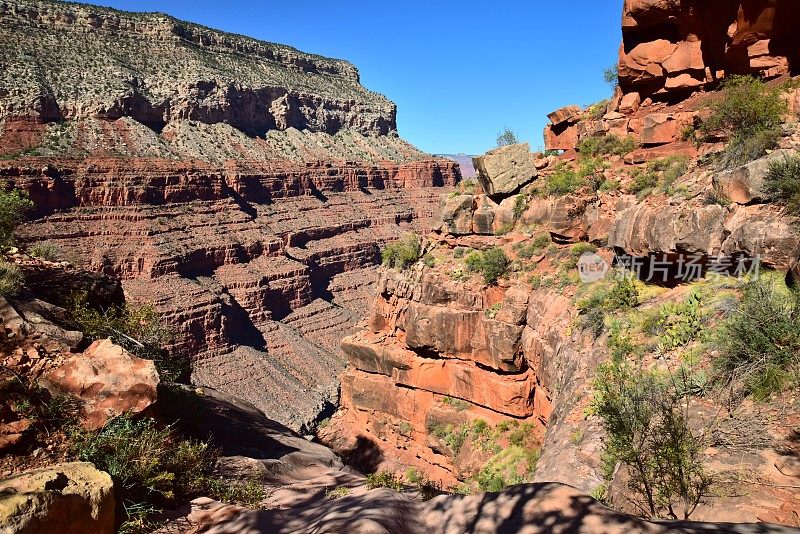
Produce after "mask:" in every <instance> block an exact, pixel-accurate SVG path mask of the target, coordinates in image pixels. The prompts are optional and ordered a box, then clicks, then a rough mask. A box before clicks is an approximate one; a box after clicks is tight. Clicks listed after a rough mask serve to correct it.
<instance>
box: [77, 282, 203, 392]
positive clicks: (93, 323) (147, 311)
mask: <svg viewBox="0 0 800 534" xmlns="http://www.w3.org/2000/svg"><path fill="white" fill-rule="evenodd" d="M68 312H69V317H70V320H71V322H72V323H74V324H75V326H76V328H77V329H79V330H80V331H82V332H83V333H84V335H85V336H86V337H88V338H89V339H92V340H98V339H105V338H111V339H112V340H113V341H114V343H116V344H118V345H120V346H121V347H123V348H124V349H125V350H127V351H128V352H130V353H132V354H135V355H136V356H139V357H140V358H145V359H147V360H153V361H154V362H155V364H156V367H157V368H158V372H159V375H160V376H161V379H162V380H164V381H166V382H171V381H176V380H179V379H180V378H182V377H184V376H185V374H186V373H187V372H188V368H189V362H188V360H187V359H186V358H182V357H180V356H177V355H169V354H167V352H166V351H165V350H164V344H165V343H168V342H169V340H170V332H169V330H167V328H166V327H164V325H163V324H162V322H161V317H160V316H159V314H158V312H157V311H156V309H155V308H154V307H153V305H152V304H142V305H137V304H131V303H126V304H123V305H122V306H119V307H112V308H108V309H95V308H92V307H90V306H89V304H88V300H87V297H86V295H85V294H83V295H76V296H75V298H74V299H73V301H72V302H71V304H70V306H69V310H68Z"/></svg>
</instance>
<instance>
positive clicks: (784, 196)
mask: <svg viewBox="0 0 800 534" xmlns="http://www.w3.org/2000/svg"><path fill="white" fill-rule="evenodd" d="M764 186H765V189H766V190H767V193H768V194H769V197H770V200H773V201H780V202H785V203H786V209H787V211H788V212H789V213H791V214H793V215H796V214H798V213H800V156H798V155H792V156H789V157H786V158H784V159H782V160H778V161H773V162H772V163H770V165H769V170H768V171H767V175H766V177H765V178H764Z"/></svg>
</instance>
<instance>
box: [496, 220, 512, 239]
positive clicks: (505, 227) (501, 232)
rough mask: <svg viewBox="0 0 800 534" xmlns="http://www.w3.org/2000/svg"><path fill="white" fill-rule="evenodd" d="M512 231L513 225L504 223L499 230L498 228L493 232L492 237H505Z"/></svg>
mask: <svg viewBox="0 0 800 534" xmlns="http://www.w3.org/2000/svg"><path fill="white" fill-rule="evenodd" d="M512 230H514V223H506V224H504V225H503V226H501V227H500V228H498V229H497V230H496V231H495V233H494V235H496V236H498V237H499V236H504V235H506V234H508V233H511V231H512Z"/></svg>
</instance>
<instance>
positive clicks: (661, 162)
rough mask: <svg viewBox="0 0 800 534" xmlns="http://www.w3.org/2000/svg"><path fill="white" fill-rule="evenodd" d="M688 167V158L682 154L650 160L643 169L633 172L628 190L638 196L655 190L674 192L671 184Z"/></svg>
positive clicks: (667, 192) (669, 193)
mask: <svg viewBox="0 0 800 534" xmlns="http://www.w3.org/2000/svg"><path fill="white" fill-rule="evenodd" d="M688 168H689V160H688V158H686V157H684V156H669V157H667V158H662V159H658V160H655V161H651V162H650V163H649V164H648V165H647V167H646V168H645V169H639V170H637V171H636V172H635V173H634V174H633V182H632V183H631V185H630V187H629V191H630V192H631V193H634V194H637V195H639V196H640V197H643V196H645V195H647V194H649V193H652V192H655V191H659V192H661V193H666V194H668V195H671V194H674V192H675V191H674V189H673V185H674V184H675V182H676V181H677V180H678V178H680V177H681V176H683V175H684V174H685V173H686V170H687V169H688Z"/></svg>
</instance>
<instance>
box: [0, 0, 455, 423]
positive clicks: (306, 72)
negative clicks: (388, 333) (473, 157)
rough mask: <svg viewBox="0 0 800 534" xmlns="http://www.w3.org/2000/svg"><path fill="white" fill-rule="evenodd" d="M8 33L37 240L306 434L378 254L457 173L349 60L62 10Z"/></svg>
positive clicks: (326, 393) (194, 29) (88, 10)
mask: <svg viewBox="0 0 800 534" xmlns="http://www.w3.org/2000/svg"><path fill="white" fill-rule="evenodd" d="M0 33H2V36H3V39H2V43H0V61H1V62H2V63H3V64H4V65H5V66H6V68H5V69H4V70H3V73H2V74H0V154H2V161H0V177H2V178H3V179H5V180H7V181H10V182H11V183H13V184H15V185H16V186H17V187H20V188H21V189H23V190H25V191H26V192H27V193H28V194H29V196H30V198H31V200H33V201H34V203H35V205H36V210H35V214H34V215H35V216H36V217H37V218H36V220H35V221H34V222H33V223H32V224H30V225H28V226H27V227H25V228H24V229H23V230H22V231H21V234H22V236H21V237H22V238H23V239H24V240H25V241H27V242H33V241H38V240H49V241H51V242H54V243H55V244H57V245H58V246H59V247H60V248H61V249H62V250H63V251H64V254H65V256H66V257H67V258H68V259H69V260H70V261H72V262H73V263H76V264H79V265H82V266H85V267H87V268H90V269H92V270H94V271H98V272H102V273H105V274H107V275H111V276H114V277H118V278H121V279H122V281H123V286H124V289H125V293H126V296H127V298H128V300H132V301H138V302H153V303H154V304H155V305H156V306H157V308H158V310H159V311H160V312H161V313H162V315H163V317H164V318H165V320H166V322H167V323H168V324H169V326H170V328H171V330H172V333H173V334H174V341H173V343H172V344H171V346H170V350H171V351H172V352H173V354H174V355H175V357H180V356H188V357H190V358H191V359H192V361H193V380H194V381H195V382H198V383H201V384H205V385H212V386H215V387H218V388H219V389H221V390H223V391H227V392H230V393H234V394H239V395H241V396H243V397H245V398H247V399H249V400H250V401H252V402H254V403H255V404H256V405H258V406H259V407H260V408H262V409H263V410H265V411H267V413H270V415H272V416H273V417H275V418H276V419H279V420H281V421H282V422H284V423H286V424H288V425H290V426H291V427H292V428H295V429H300V428H301V427H304V426H307V425H308V424H310V423H311V422H313V421H314V420H315V419H316V418H318V417H319V414H320V413H321V412H324V411H325V410H330V408H331V406H332V405H333V403H335V402H336V398H337V388H338V383H337V380H336V375H337V373H338V372H339V371H340V370H341V369H343V367H344V357H343V356H342V353H341V351H340V349H339V347H338V338H339V337H341V336H342V335H345V334H346V333H347V332H349V331H350V329H351V327H352V325H353V324H354V323H355V321H356V320H357V319H358V318H359V317H360V316H361V315H362V314H363V309H364V308H365V302H366V301H367V299H368V297H367V295H368V294H369V293H370V291H369V289H368V288H369V287H370V285H371V284H372V283H373V282H374V280H375V276H374V274H373V273H372V269H374V267H375V265H376V264H377V263H378V262H379V259H380V258H379V250H380V247H381V246H382V245H383V244H384V243H386V242H387V241H391V240H394V239H396V238H397V237H399V236H400V234H401V233H402V232H404V231H407V230H411V229H424V228H425V227H426V226H427V225H428V221H429V220H430V219H431V217H432V215H433V212H434V210H435V206H436V203H437V201H438V196H439V190H440V188H442V187H450V186H452V185H454V184H455V183H456V182H457V181H458V179H459V172H458V167H457V164H456V163H455V162H452V161H450V160H445V159H441V158H434V157H431V156H429V155H427V154H424V153H422V152H420V151H419V150H417V149H416V148H414V147H413V146H411V145H409V144H408V143H406V142H405V141H403V140H402V139H400V138H399V137H398V135H397V131H396V121H395V114H396V110H395V105H394V104H393V103H392V102H390V101H389V100H388V99H386V98H385V97H383V96H382V95H378V94H376V93H373V92H370V91H368V90H367V89H365V88H364V87H363V86H361V85H360V84H359V76H358V71H357V70H356V68H355V67H354V66H353V65H351V64H350V63H347V62H346V61H341V60H336V59H328V58H323V57H320V56H315V55H311V54H305V53H302V52H300V51H297V50H295V49H293V48H290V47H287V46H283V45H277V44H271V43H265V42H261V41H257V40H254V39H250V38H247V37H243V36H236V35H231V34H226V33H223V32H218V31H215V30H211V29H208V28H204V27H201V26H197V25H194V24H190V23H185V22H182V21H178V20H175V19H172V18H171V17H167V16H165V15H160V14H134V13H126V12H121V11H116V10H110V9H104V8H99V7H94V6H88V5H78V4H66V3H62V2H51V1H46V0H42V1H34V0H31V1H27V0H18V1H4V2H0ZM75 73H81V75H80V76H77V75H75ZM287 398H292V399H295V402H293V403H291V405H289V404H287V402H286V399H287Z"/></svg>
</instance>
